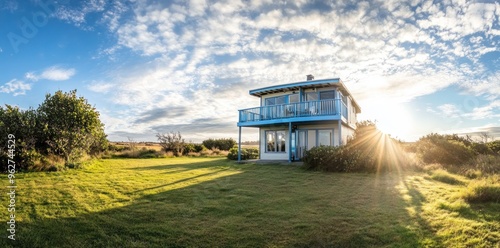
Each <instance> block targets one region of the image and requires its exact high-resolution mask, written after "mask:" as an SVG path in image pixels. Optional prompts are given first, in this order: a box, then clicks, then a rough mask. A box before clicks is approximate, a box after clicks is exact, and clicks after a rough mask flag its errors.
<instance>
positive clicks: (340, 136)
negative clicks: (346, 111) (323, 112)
mask: <svg viewBox="0 0 500 248" xmlns="http://www.w3.org/2000/svg"><path fill="white" fill-rule="evenodd" d="M338 122H339V127H338V129H339V132H338V133H339V146H340V145H342V120H338Z"/></svg>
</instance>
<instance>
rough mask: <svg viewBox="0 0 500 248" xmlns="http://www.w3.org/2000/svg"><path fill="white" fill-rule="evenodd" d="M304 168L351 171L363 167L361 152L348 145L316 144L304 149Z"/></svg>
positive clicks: (359, 169) (360, 169)
mask: <svg viewBox="0 0 500 248" xmlns="http://www.w3.org/2000/svg"><path fill="white" fill-rule="evenodd" d="M302 160H303V161H304V168H305V169H308V170H321V171H329V172H353V171H362V170H363V169H365V163H364V161H362V160H363V158H362V156H361V153H360V152H359V151H358V150H356V149H353V147H349V146H316V147H313V148H311V149H310V150H308V151H306V152H305V154H304V157H303V159H302Z"/></svg>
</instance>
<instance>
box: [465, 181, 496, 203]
mask: <svg viewBox="0 0 500 248" xmlns="http://www.w3.org/2000/svg"><path fill="white" fill-rule="evenodd" d="M462 197H463V198H464V199H465V200H466V201H467V202H470V203H485V202H494V203H500V175H493V176H489V177H486V178H481V179H475V180H472V181H471V182H470V183H469V185H468V186H467V188H466V189H465V190H464V191H463V192H462Z"/></svg>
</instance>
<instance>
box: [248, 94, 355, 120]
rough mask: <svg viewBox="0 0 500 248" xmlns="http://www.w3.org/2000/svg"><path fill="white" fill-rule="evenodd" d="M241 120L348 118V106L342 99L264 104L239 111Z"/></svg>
mask: <svg viewBox="0 0 500 248" xmlns="http://www.w3.org/2000/svg"><path fill="white" fill-rule="evenodd" d="M239 112H240V117H239V122H240V123H242V122H251V121H252V122H253V121H265V120H273V119H286V118H295V117H309V116H328V115H339V113H341V115H342V116H343V117H344V118H346V119H347V114H348V113H347V106H346V105H345V103H343V102H341V101H340V99H333V100H321V101H308V102H300V103H289V104H281V105H271V106H262V107H255V108H248V109H242V110H240V111H239Z"/></svg>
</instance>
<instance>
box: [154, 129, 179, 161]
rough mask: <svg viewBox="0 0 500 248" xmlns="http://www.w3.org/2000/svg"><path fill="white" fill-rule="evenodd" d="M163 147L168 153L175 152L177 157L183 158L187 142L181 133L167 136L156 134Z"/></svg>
mask: <svg viewBox="0 0 500 248" xmlns="http://www.w3.org/2000/svg"><path fill="white" fill-rule="evenodd" d="M156 137H157V138H158V141H159V142H160V145H161V147H163V150H165V151H166V152H173V153H174V155H175V156H182V154H183V152H184V148H185V147H186V142H185V141H184V139H183V138H182V135H181V133H180V132H177V133H174V132H170V133H167V134H161V133H158V134H156Z"/></svg>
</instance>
